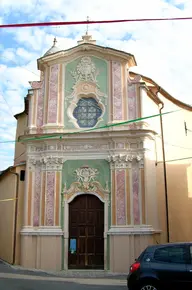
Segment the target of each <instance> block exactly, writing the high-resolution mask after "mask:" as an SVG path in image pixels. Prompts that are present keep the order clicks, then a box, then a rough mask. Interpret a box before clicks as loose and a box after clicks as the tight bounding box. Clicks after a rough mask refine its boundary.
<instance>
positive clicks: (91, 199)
mask: <svg viewBox="0 0 192 290" xmlns="http://www.w3.org/2000/svg"><path fill="white" fill-rule="evenodd" d="M68 268H69V269H104V204H103V203H102V202H101V201H100V199H99V198H97V197H96V196H94V195H91V194H82V195H80V196H78V197H76V198H75V199H74V200H73V201H72V202H71V203H70V205H69V251H68Z"/></svg>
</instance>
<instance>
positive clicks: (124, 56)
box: [37, 43, 137, 70]
mask: <svg viewBox="0 0 192 290" xmlns="http://www.w3.org/2000/svg"><path fill="white" fill-rule="evenodd" d="M85 52H86V54H87V55H88V54H90V55H91V54H93V55H97V56H98V57H101V58H105V59H108V60H110V59H114V58H115V59H119V61H122V62H127V63H128V66H129V67H132V66H136V65H137V63H136V60H135V57H134V55H132V54H130V53H127V52H124V51H121V50H117V49H113V48H110V47H104V46H100V45H96V44H90V43H89V44H88V43H83V44H79V45H77V46H75V47H72V48H70V49H67V50H60V51H57V52H54V53H52V54H49V55H45V56H43V57H41V58H39V59H38V60H37V64H38V69H40V70H43V69H44V65H47V63H49V62H50V63H57V62H58V61H59V62H60V60H61V59H62V61H66V62H68V61H69V60H70V59H72V58H74V57H75V56H77V57H79V56H81V55H82V54H85Z"/></svg>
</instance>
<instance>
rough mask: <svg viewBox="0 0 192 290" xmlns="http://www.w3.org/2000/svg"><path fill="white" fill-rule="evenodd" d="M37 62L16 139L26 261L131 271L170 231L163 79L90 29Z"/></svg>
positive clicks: (41, 266)
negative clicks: (165, 201)
mask: <svg viewBox="0 0 192 290" xmlns="http://www.w3.org/2000/svg"><path fill="white" fill-rule="evenodd" d="M37 62H38V69H39V70H40V71H41V80H40V81H38V82H37V81H32V82H30V85H31V89H30V90H29V92H28V95H27V97H26V105H25V111H24V114H25V115H26V116H27V125H26V130H25V132H24V134H21V136H19V143H18V145H16V146H18V148H19V146H20V147H22V148H25V154H26V168H25V171H26V178H25V193H24V209H23V211H24V212H23V216H24V218H23V223H22V226H21V229H20V264H21V265H22V266H24V267H26V268H39V269H47V270H69V269H100V270H108V271H111V272H127V270H128V267H129V265H130V264H131V262H132V261H133V260H134V258H135V257H137V256H138V255H139V254H140V252H141V251H142V250H143V249H144V248H145V247H146V246H147V245H149V244H153V243H157V242H161V241H162V234H163V232H164V236H165V238H164V241H165V240H166V229H165V230H164V229H163V228H162V224H161V221H160V215H161V214H160V213H159V204H158V198H159V197H158V188H157V187H158V180H157V179H158V172H157V159H156V154H157V138H156V137H157V135H158V134H160V129H161V127H160V115H159V114H160V109H161V108H162V101H161V100H160V98H159V97H158V95H157V86H155V85H154V84H153V85H152V84H150V83H149V80H145V81H144V80H143V79H142V77H141V76H139V75H136V74H133V73H130V71H129V70H130V68H131V67H132V66H135V65H136V61H135V58H134V56H133V55H131V54H128V53H125V52H122V51H118V50H115V49H111V48H105V47H101V46H98V45H96V44H95V42H94V41H92V40H91V37H89V36H87V35H86V36H85V37H83V40H82V41H80V42H79V43H78V45H77V46H76V47H74V48H71V49H69V50H66V51H61V50H59V49H58V48H57V47H56V45H55V44H54V45H53V47H52V48H51V49H50V50H49V51H48V52H47V53H46V54H45V55H44V56H43V57H42V58H40V59H38V61H37ZM179 105H180V103H179ZM149 115H151V118H148V117H149ZM155 116H156V117H155ZM18 150H19V149H18ZM161 150H162V148H160V151H161Z"/></svg>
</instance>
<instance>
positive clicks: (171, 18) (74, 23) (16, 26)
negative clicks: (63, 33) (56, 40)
mask: <svg viewBox="0 0 192 290" xmlns="http://www.w3.org/2000/svg"><path fill="white" fill-rule="evenodd" d="M179 20H192V17H167V18H140V19H137V18H136V19H117V20H96V21H93V20H86V21H53V22H34V23H11V24H1V25H0V28H19V27H34V26H62V25H85V24H88V23H89V24H107V23H123V22H151V21H179Z"/></svg>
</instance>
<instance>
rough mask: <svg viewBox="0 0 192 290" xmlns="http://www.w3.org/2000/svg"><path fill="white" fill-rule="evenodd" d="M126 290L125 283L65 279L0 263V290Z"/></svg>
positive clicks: (92, 279) (93, 279)
mask: <svg viewBox="0 0 192 290" xmlns="http://www.w3.org/2000/svg"><path fill="white" fill-rule="evenodd" d="M5 289H8V290H42V289H46V290H61V289H62V290H64V289H67V290H68V289H69V290H88V289H89V290H109V289H110V290H113V289H114V290H125V289H127V287H126V285H125V281H123V280H121V281H120V280H118V279H115V278H114V277H113V278H112V279H110V278H108V279H104V278H101V279H100V278H87V279H86V278H64V277H58V276H56V275H49V274H47V273H43V272H34V271H28V270H20V269H14V268H12V267H10V266H9V265H7V264H4V263H3V262H0V290H5Z"/></svg>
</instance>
